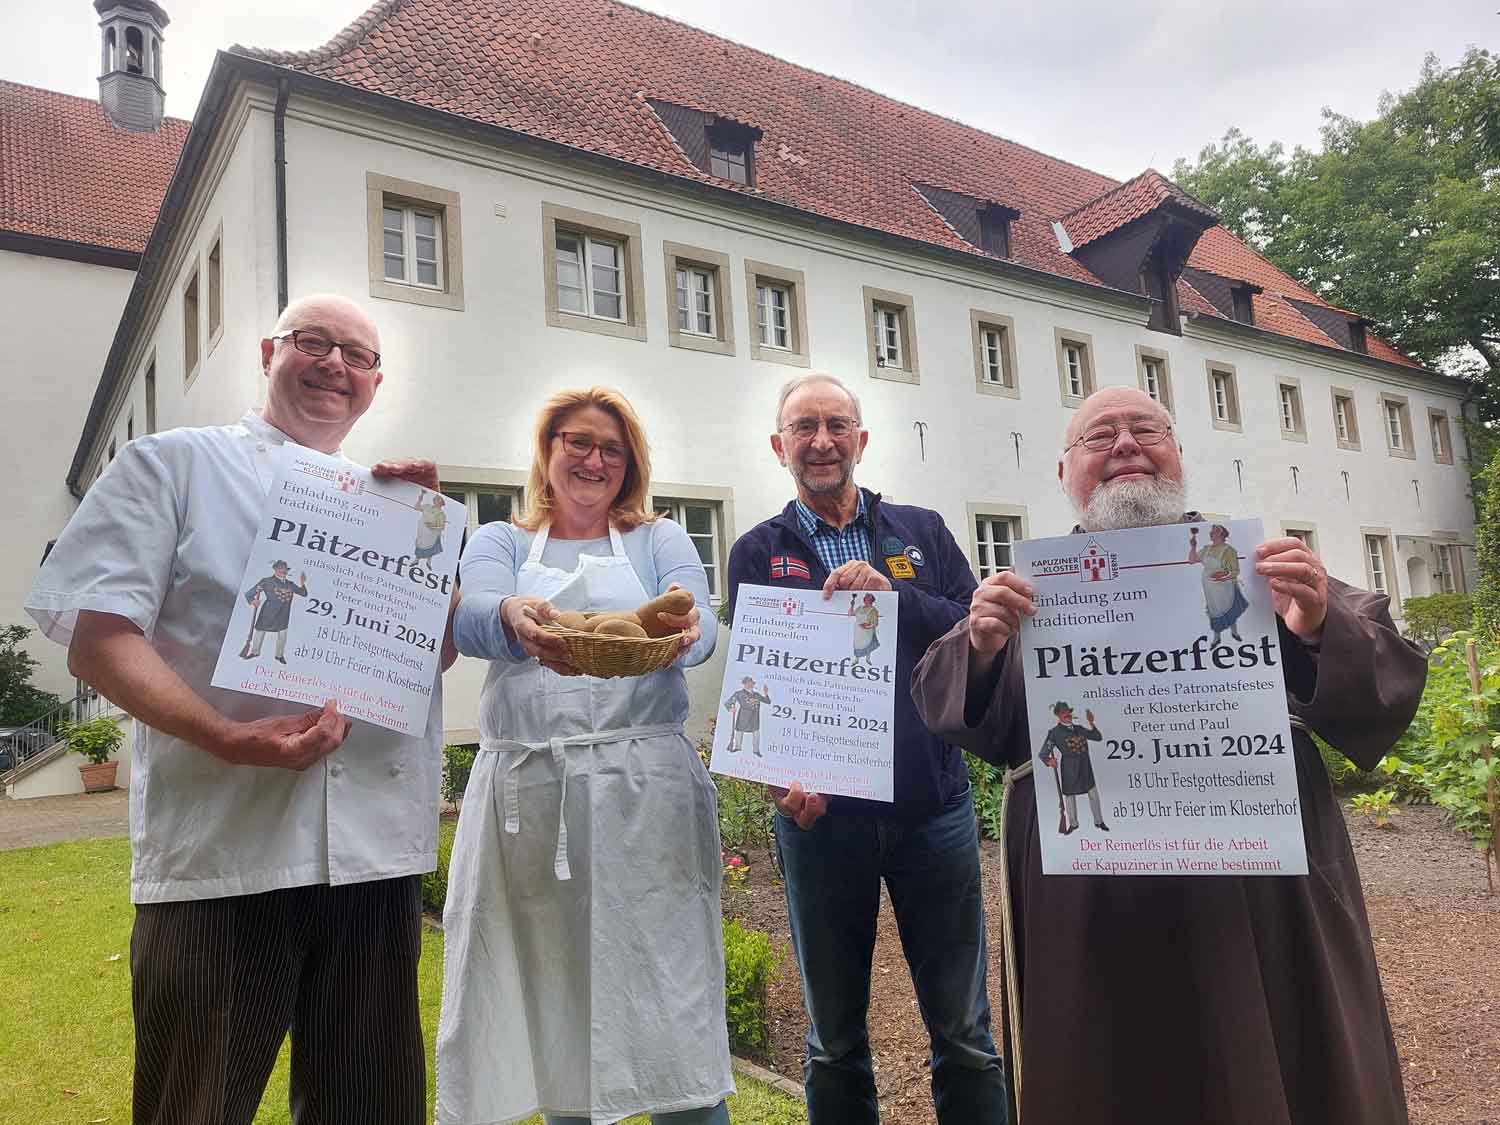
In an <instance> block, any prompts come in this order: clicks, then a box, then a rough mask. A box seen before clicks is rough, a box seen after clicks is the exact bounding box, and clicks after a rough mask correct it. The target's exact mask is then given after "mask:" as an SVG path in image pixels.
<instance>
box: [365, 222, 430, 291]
mask: <svg viewBox="0 0 1500 1125" xmlns="http://www.w3.org/2000/svg"><path fill="white" fill-rule="evenodd" d="M380 233H381V241H382V244H383V248H382V251H381V253H382V256H383V258H384V261H385V279H386V280H387V281H390V282H395V283H397V284H401V285H420V286H422V287H423V288H426V289H441V288H442V287H443V259H442V239H443V218H442V216H441V215H439V214H438V213H437V212H436V211H435V210H429V209H427V208H424V207H417V206H414V205H411V204H402V203H394V202H387V203H386V205H385V206H384V207H382V208H381V211H380Z"/></svg>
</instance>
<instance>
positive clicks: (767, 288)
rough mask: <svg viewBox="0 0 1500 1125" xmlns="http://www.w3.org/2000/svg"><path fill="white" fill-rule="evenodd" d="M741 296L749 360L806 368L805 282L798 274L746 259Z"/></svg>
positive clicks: (801, 274)
mask: <svg viewBox="0 0 1500 1125" xmlns="http://www.w3.org/2000/svg"><path fill="white" fill-rule="evenodd" d="M725 276H728V270H727V269H726V270H725ZM745 294H746V298H747V301H746V303H747V306H748V311H749V324H750V358H751V359H759V360H764V361H766V362H769V363H782V364H786V365H788V366H791V367H807V366H810V364H811V358H810V356H809V354H808V343H807V301H806V279H805V277H804V276H803V273H802V271H801V270H794V269H788V268H787V267H785V266H777V265H772V264H770V263H769V262H756V261H751V260H750V259H748V258H747V259H745ZM726 319H729V318H727V317H726Z"/></svg>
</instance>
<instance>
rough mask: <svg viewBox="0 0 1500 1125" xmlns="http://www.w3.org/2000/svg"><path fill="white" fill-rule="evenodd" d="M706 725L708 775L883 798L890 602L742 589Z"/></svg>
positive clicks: (860, 595) (887, 785)
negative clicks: (710, 725)
mask: <svg viewBox="0 0 1500 1125" xmlns="http://www.w3.org/2000/svg"><path fill="white" fill-rule="evenodd" d="M728 653H729V659H728V660H727V661H725V664H724V685H723V688H722V690H721V691H720V693H719V703H718V707H717V711H716V713H717V720H718V721H717V722H716V723H715V724H714V747H713V757H712V759H711V760H710V763H709V768H710V769H711V770H713V772H714V773H719V774H724V775H726V776H728V777H739V778H744V779H745V780H747V781H764V782H767V783H769V784H771V785H779V786H781V787H782V788H783V789H787V788H790V787H791V784H792V782H794V781H800V782H801V783H802V787H803V788H804V789H806V790H808V791H809V792H812V793H827V794H842V795H843V796H846V797H864V798H867V799H870V800H876V801H890V800H892V787H893V783H892V771H893V766H892V759H893V755H894V748H895V736H894V733H893V730H894V726H895V708H896V694H895V693H896V595H895V594H894V593H892V592H889V591H859V592H854V591H849V590H841V591H838V592H836V593H835V594H834V595H833V597H832V598H830V599H825V598H824V597H823V591H822V590H821V589H816V590H790V589H783V588H781V587H777V586H752V585H748V584H746V585H743V586H741V587H740V589H739V596H738V599H737V601H736V603H735V607H734V623H733V626H732V629H731V632H730V636H729V644H728Z"/></svg>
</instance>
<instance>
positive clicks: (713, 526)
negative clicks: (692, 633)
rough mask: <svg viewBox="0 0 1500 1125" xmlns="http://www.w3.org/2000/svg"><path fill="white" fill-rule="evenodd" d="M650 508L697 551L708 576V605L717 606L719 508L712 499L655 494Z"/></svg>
mask: <svg viewBox="0 0 1500 1125" xmlns="http://www.w3.org/2000/svg"><path fill="white" fill-rule="evenodd" d="M652 504H653V507H654V509H655V511H656V514H657V515H659V516H663V517H665V518H666V519H669V520H672V521H673V522H674V523H676V524H677V525H678V526H679V527H681V528H682V530H683V531H685V532H687V537H688V539H690V540H691V541H692V544H693V548H694V549H695V550H696V551H697V552H698V561H699V562H701V563H702V564H703V570H704V573H706V574H707V575H708V594H709V600H710V602H711V603H712V604H714V605H718V604H719V601H720V599H721V598H722V596H723V593H722V582H721V575H722V565H721V555H722V550H721V543H720V535H721V532H720V528H721V527H722V526H723V522H724V520H723V515H722V509H721V506H720V504H719V502H718V501H716V500H674V499H672V498H671V497H666V496H657V497H655V498H654V500H653V502H652Z"/></svg>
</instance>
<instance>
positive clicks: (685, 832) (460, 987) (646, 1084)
mask: <svg viewBox="0 0 1500 1125" xmlns="http://www.w3.org/2000/svg"><path fill="white" fill-rule="evenodd" d="M649 480H650V464H649V461H648V455H647V451H646V442H645V437H644V434H643V433H642V431H641V426H640V423H639V421H638V420H637V418H636V415H635V412H634V410H632V408H631V406H630V404H629V403H628V402H627V401H626V400H625V399H624V397H623V396H621V395H620V394H618V392H614V391H610V390H606V389H603V388H598V387H595V388H590V389H589V390H586V391H564V392H561V393H559V394H557V395H554V396H553V397H552V398H551V399H550V400H548V402H547V404H546V405H545V406H544V407H543V409H542V413H541V417H540V418H539V420H538V424H537V430H536V449H535V456H534V460H533V463H532V468H531V475H530V479H529V481H528V484H527V492H526V502H527V510H526V515H525V517H524V518H523V519H520V520H517V521H516V523H515V524H498V523H491V524H486V525H485V526H484V527H482V528H480V529H479V531H478V532H477V533H476V534H475V535H474V536H473V537H472V538H471V539H470V540H469V545H468V547H467V549H466V551H465V553H464V557H463V564H462V577H463V601H462V602H461V604H460V609H459V611H458V614H457V616H456V617H455V622H454V632H455V636H456V638H457V641H458V646H459V650H460V651H461V652H463V653H465V654H466V655H469V656H478V657H483V658H486V659H488V660H489V661H490V670H489V675H488V677H487V678H486V680H485V685H484V691H483V693H482V695H481V697H480V716H479V727H480V734H481V741H480V753H479V755H478V758H477V760H476V761H475V764H474V770H473V773H472V774H471V776H470V779H469V787H468V791H467V793H466V794H465V798H464V804H463V812H462V814H461V815H460V817H459V822H458V833H457V836H456V837H455V839H454V844H453V856H452V861H451V864H450V867H449V872H448V900H447V907H446V909H445V911H444V914H443V926H444V931H445V950H444V968H443V1010H442V1018H441V1021H440V1023H439V1027H438V1041H437V1121H438V1122H439V1123H440V1125H470V1123H472V1125H481V1123H482V1125H492V1123H501V1122H511V1121H518V1120H521V1119H523V1118H526V1117H528V1116H530V1115H531V1114H533V1113H535V1112H537V1111H538V1110H540V1111H542V1112H543V1113H545V1114H546V1117H547V1120H548V1122H549V1123H563V1122H567V1123H569V1125H572V1123H574V1122H584V1121H588V1122H595V1123H599V1122H615V1121H619V1120H622V1119H623V1118H625V1117H628V1116H630V1115H632V1114H637V1113H650V1114H651V1115H652V1120H653V1121H656V1122H660V1123H668V1122H669V1123H671V1125H723V1123H727V1122H728V1121H729V1115H728V1112H727V1111H726V1110H725V1108H724V1104H723V1100H724V1098H725V1097H726V1096H727V1095H728V1094H730V1093H731V1092H733V1089H734V1083H733V1080H732V1078H731V1077H730V1069H729V1043H728V1036H727V1032H726V1029H725V1022H724V951H723V937H722V929H721V921H720V913H719V882H720V876H721V872H720V866H719V864H720V856H719V833H718V815H717V808H716V803H715V794H714V788H713V784H712V782H711V781H710V780H709V778H708V775H707V773H706V772H705V770H704V768H703V766H702V764H701V762H700V761H699V759H698V755H697V753H696V751H695V750H694V748H693V744H692V743H691V742H689V741H688V739H687V738H686V737H685V736H684V735H683V731H682V724H683V721H684V720H685V719H686V717H687V713H688V693H687V685H686V681H685V679H684V676H683V671H682V669H683V667H684V666H686V665H692V664H698V663H701V662H702V661H704V660H706V659H708V657H709V655H710V654H711V653H712V652H713V647H714V640H715V624H716V623H715V620H714V617H713V615H712V614H703V615H701V616H700V614H699V611H698V610H697V609H694V610H692V612H691V613H690V614H688V615H686V616H684V617H682V618H679V619H672V618H667V620H668V623H669V624H673V625H675V626H676V627H679V628H682V629H683V630H685V636H684V638H683V655H682V657H681V658H680V659H679V661H678V663H677V664H675V665H673V666H672V667H670V668H667V669H664V670H662V671H659V672H653V673H651V674H650V675H646V676H640V677H630V678H618V679H607V680H606V679H596V678H594V677H591V676H583V675H578V674H576V673H573V671H572V669H571V668H569V667H568V666H567V664H566V663H565V662H564V659H563V658H564V652H563V649H562V647H561V644H560V642H559V641H558V640H557V639H556V638H555V637H551V636H549V635H548V634H547V633H546V632H545V631H544V630H542V629H540V628H538V627H537V625H536V624H535V623H534V622H533V621H532V620H531V619H530V618H529V617H528V616H527V615H526V614H525V613H524V612H523V611H524V610H526V609H528V608H529V609H530V610H532V611H533V612H535V613H538V614H540V615H541V616H542V617H544V618H545V617H548V616H550V615H551V614H553V613H556V612H561V611H563V610H590V611H602V610H632V609H635V608H636V607H638V606H640V605H641V604H642V603H643V602H645V601H647V600H648V599H650V598H652V597H655V596H656V595H657V594H660V593H664V592H665V591H666V590H668V589H670V588H671V587H673V586H682V587H684V588H686V589H688V590H691V591H692V592H693V595H694V597H695V599H696V600H697V602H698V603H699V605H706V604H707V601H708V597H709V589H708V578H707V575H706V574H705V573H704V570H703V566H702V563H701V562H700V561H699V558H698V554H697V551H696V549H695V548H694V546H693V544H692V542H691V541H690V540H689V539H688V537H687V534H686V533H685V532H684V531H683V530H682V529H681V528H680V527H679V526H678V525H677V524H675V523H673V522H672V521H670V520H665V519H660V520H659V519H655V518H654V517H653V516H652V515H651V513H650V512H649V511H648V510H647V508H646V506H645V501H646V496H647V488H648V482H649ZM663 616H664V617H665V616H666V615H663Z"/></svg>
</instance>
